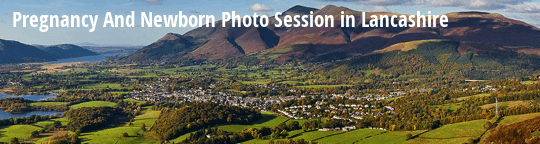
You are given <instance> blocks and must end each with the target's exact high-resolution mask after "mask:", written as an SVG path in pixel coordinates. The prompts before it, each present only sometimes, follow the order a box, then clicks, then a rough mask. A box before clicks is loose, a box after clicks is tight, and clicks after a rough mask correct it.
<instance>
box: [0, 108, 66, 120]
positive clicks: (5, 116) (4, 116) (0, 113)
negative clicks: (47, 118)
mask: <svg viewBox="0 0 540 144" xmlns="http://www.w3.org/2000/svg"><path fill="white" fill-rule="evenodd" d="M55 113H61V114H63V113H64V112H59V111H31V112H27V113H8V112H5V111H3V110H0V119H9V118H22V117H29V116H32V115H39V116H44V115H54V114H55Z"/></svg>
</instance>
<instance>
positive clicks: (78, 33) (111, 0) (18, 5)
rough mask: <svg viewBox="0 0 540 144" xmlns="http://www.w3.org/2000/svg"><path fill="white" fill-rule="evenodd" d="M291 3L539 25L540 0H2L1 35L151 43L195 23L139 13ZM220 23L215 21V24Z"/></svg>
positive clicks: (39, 40)
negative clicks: (146, 23)
mask: <svg viewBox="0 0 540 144" xmlns="http://www.w3.org/2000/svg"><path fill="white" fill-rule="evenodd" d="M295 5H303V6H308V7H313V8H322V7H324V6H326V5H336V6H344V7H347V8H350V9H352V10H357V11H370V12H373V11H388V12H394V13H401V14H416V11H422V12H423V13H424V12H427V11H431V12H432V14H435V15H441V14H446V13H450V12H458V11H481V12H490V13H500V14H502V15H504V16H506V17H509V18H513V19H517V20H521V21H525V22H527V23H529V24H531V25H534V26H537V27H538V26H540V0H234V1H233V0H174V1H173V0H16V1H14V0H0V39H5V40H16V41H20V42H22V43H26V44H41V45H54V44H78V43H93V44H97V45H149V44H151V43H152V42H155V41H156V40H158V39H159V38H161V37H163V36H164V35H165V34H166V33H169V32H172V33H179V34H184V33H186V32H188V31H189V30H192V29H194V28H195V27H189V26H188V27H175V28H165V27H161V28H155V27H153V28H148V27H144V28H143V27H140V19H141V18H140V13H141V12H152V13H153V14H154V15H156V14H159V15H176V14H178V11H182V12H183V14H184V15H188V16H189V15H214V16H215V17H216V20H219V19H221V14H222V12H232V11H235V12H236V14H239V15H253V13H258V14H264V13H266V14H269V15H271V16H273V15H274V14H275V13H276V12H283V11H285V10H287V9H289V8H290V7H293V6H295ZM131 11H135V13H136V16H135V17H136V18H135V20H136V27H132V28H127V27H124V28H121V27H119V28H110V27H107V28H104V27H103V19H105V14H106V12H111V13H112V14H113V15H124V16H126V15H129V13H130V12H131ZM14 12H20V13H21V14H22V15H37V16H40V15H59V16H61V15H80V16H82V15H99V21H98V22H97V28H96V29H95V31H94V32H89V29H90V28H83V27H80V28H49V30H48V31H47V32H40V31H39V29H38V28H37V27H30V26H27V27H22V23H18V26H17V27H13V22H14V20H13V18H14V16H13V13H14ZM219 25H220V23H216V26H219Z"/></svg>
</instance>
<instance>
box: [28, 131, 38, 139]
mask: <svg viewBox="0 0 540 144" xmlns="http://www.w3.org/2000/svg"><path fill="white" fill-rule="evenodd" d="M37 136H39V132H38V131H32V132H30V137H31V138H35V137H37Z"/></svg>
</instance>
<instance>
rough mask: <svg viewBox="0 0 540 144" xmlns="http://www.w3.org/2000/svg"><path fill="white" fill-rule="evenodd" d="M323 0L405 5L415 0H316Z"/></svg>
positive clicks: (323, 0)
mask: <svg viewBox="0 0 540 144" xmlns="http://www.w3.org/2000/svg"><path fill="white" fill-rule="evenodd" d="M315 1H321V2H350V3H354V4H364V5H383V6H390V5H404V4H412V3H413V2H414V0H315Z"/></svg>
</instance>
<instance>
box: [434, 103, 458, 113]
mask: <svg viewBox="0 0 540 144" xmlns="http://www.w3.org/2000/svg"><path fill="white" fill-rule="evenodd" d="M459 106H461V103H449V104H444V105H442V106H441V105H437V106H436V107H438V108H444V109H448V110H451V111H456V110H457V109H458V108H459Z"/></svg>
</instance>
